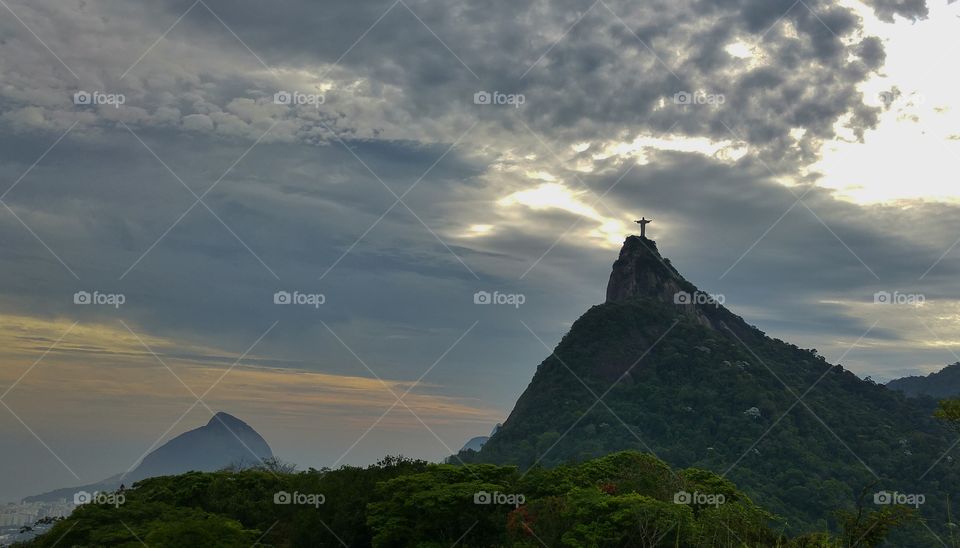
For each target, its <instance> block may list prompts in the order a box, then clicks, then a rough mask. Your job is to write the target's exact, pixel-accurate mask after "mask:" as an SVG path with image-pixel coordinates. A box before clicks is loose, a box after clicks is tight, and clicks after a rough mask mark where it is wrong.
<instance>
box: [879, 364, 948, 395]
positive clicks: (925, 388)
mask: <svg viewBox="0 0 960 548" xmlns="http://www.w3.org/2000/svg"><path fill="white" fill-rule="evenodd" d="M887 388H889V389H891V390H897V391H899V392H903V393H904V394H906V395H908V396H911V397H916V396H930V397H932V398H951V397H957V396H960V362H958V363H955V364H952V365H948V366H946V367H944V368H943V369H941V370H940V371H936V372H934V373H930V374H929V375H927V376H926V377H920V376H911V377H903V378H901V379H894V380H892V381H890V382H888V383H887Z"/></svg>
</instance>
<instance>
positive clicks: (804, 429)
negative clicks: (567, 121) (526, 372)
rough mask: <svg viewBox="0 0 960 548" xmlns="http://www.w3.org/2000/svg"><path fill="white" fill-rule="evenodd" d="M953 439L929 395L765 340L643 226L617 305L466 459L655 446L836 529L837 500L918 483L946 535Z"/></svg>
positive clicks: (619, 274)
mask: <svg viewBox="0 0 960 548" xmlns="http://www.w3.org/2000/svg"><path fill="white" fill-rule="evenodd" d="M678 293H681V294H682V295H693V297H691V298H689V299H688V298H687V297H680V298H676V297H675V295H677V294H678ZM678 302H679V303H680V304H677V303H678ZM598 396H602V403H599V402H598V400H597V397H598ZM801 396H802V400H801V401H800V402H798V398H799V397H801ZM954 439H955V435H951V433H950V432H949V431H948V430H947V429H946V428H945V427H944V426H943V425H941V424H939V423H938V422H936V421H935V420H934V419H933V418H932V417H931V409H930V408H929V406H927V405H920V404H918V403H916V402H913V401H911V400H909V399H908V398H906V397H904V396H903V395H901V394H899V393H897V392H894V391H891V390H888V389H887V388H885V387H883V386H879V385H876V384H874V383H872V382H869V381H864V380H861V379H859V378H858V377H857V376H856V375H854V374H853V373H851V372H849V371H846V370H844V369H843V367H841V366H839V365H832V364H829V363H827V362H826V361H825V360H824V358H823V357H821V356H819V355H818V354H817V353H816V352H815V351H812V350H803V349H800V348H798V347H796V346H794V345H791V344H789V343H786V342H784V341H780V340H776V339H772V338H769V337H767V336H766V335H765V334H764V333H763V332H761V331H760V330H758V329H756V328H755V327H752V326H750V325H748V324H747V323H746V322H744V321H743V320H742V319H741V318H740V317H738V316H736V315H735V314H733V313H732V312H730V311H729V310H728V309H727V308H725V307H724V306H721V305H719V304H718V303H716V302H710V300H709V299H707V298H705V295H704V294H702V293H699V291H698V289H697V288H696V287H695V286H694V285H693V284H691V283H690V282H688V281H687V280H685V279H684V278H683V276H681V275H680V273H679V272H678V271H677V270H676V269H675V268H674V267H673V266H672V265H671V264H670V262H669V261H667V260H665V259H663V258H662V257H661V256H660V254H659V251H658V250H657V247H656V244H655V243H654V242H653V241H652V240H648V239H645V238H643V239H641V238H639V237H636V236H631V237H629V238H627V240H626V242H625V243H624V246H623V249H622V250H621V253H620V257H619V259H618V260H617V261H616V263H615V264H614V267H613V272H612V273H611V276H610V282H609V285H608V289H607V302H605V303H604V304H602V305H598V306H594V307H593V308H591V309H590V310H589V311H588V312H587V313H586V314H584V315H583V316H582V317H580V318H579V319H578V320H577V321H576V322H575V323H574V324H573V326H572V327H571V329H570V331H569V332H568V333H567V334H566V335H565V336H564V337H563V339H562V340H561V341H560V343H559V344H558V345H557V347H556V349H555V351H554V353H553V355H551V356H550V357H548V358H547V359H545V360H544V361H543V362H542V363H541V364H540V365H539V367H538V368H537V371H536V373H535V375H534V377H533V380H532V381H531V382H530V385H529V386H528V387H527V389H526V390H525V391H524V393H523V394H522V395H521V396H520V398H519V400H518V401H517V403H516V406H515V407H514V409H513V411H512V412H511V414H510V416H509V418H508V419H507V420H506V422H505V423H504V424H503V427H502V428H501V429H500V430H499V431H498V432H497V434H496V435H494V436H492V437H491V439H490V440H489V441H488V442H487V443H486V444H485V445H484V446H483V448H482V449H481V450H480V451H479V452H472V451H467V452H463V453H461V455H460V456H461V458H463V459H464V460H465V461H467V462H493V463H515V464H518V465H519V466H521V467H523V468H526V467H530V466H533V465H536V464H539V465H545V466H552V465H557V464H560V463H563V462H568V461H571V460H574V461H576V460H584V459H588V458H592V457H595V456H598V455H604V454H607V453H611V452H614V451H620V450H624V449H634V450H640V451H649V452H652V453H653V454H655V455H657V456H658V457H660V458H662V459H664V460H665V461H666V462H667V463H669V464H670V465H671V466H676V467H688V466H695V467H699V468H704V469H708V470H712V471H715V472H717V473H719V474H721V475H724V476H725V477H727V478H729V479H731V480H733V481H734V482H735V483H737V484H738V485H739V486H741V488H743V489H744V491H745V492H746V493H748V494H749V495H750V496H751V497H752V498H753V499H754V500H755V501H757V502H758V503H759V504H760V505H761V506H763V507H765V508H768V509H770V510H772V511H773V512H775V513H777V514H779V515H781V516H783V517H784V518H785V519H786V524H787V526H788V527H789V529H790V530H791V531H811V530H820V529H824V528H827V527H830V528H832V529H836V528H837V526H838V524H837V523H836V521H835V519H834V517H833V512H834V510H835V509H837V508H851V507H852V506H853V505H854V504H855V503H856V501H857V499H858V497H859V496H860V495H861V494H862V493H874V492H878V491H881V490H886V491H897V492H899V493H908V494H916V493H921V494H925V504H923V505H922V506H921V507H920V511H921V512H922V513H923V514H924V515H925V516H926V517H927V518H928V520H929V521H928V523H929V526H930V528H931V529H932V530H934V531H937V532H938V533H942V532H943V531H944V530H945V524H946V523H947V522H948V518H947V497H948V496H950V495H951V493H956V491H957V488H958V487H960V470H958V468H957V465H956V464H955V463H954V462H953V460H952V459H950V458H942V457H943V455H944V453H945V452H946V451H947V450H948V448H949V447H951V444H952V443H953V441H954ZM870 500H871V501H872V498H870ZM952 502H953V506H954V507H956V502H957V501H956V500H955V499H954V500H953V501H952ZM901 541H902V542H904V543H905V544H904V545H930V544H927V543H928V542H933V543H936V540H934V539H933V538H932V536H928V537H927V538H924V539H922V540H921V539H920V537H913V538H911V539H909V540H903V539H901Z"/></svg>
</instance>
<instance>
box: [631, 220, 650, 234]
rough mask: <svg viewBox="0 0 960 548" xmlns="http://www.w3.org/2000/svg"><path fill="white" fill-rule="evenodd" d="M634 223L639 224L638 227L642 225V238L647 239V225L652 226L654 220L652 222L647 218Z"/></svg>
mask: <svg viewBox="0 0 960 548" xmlns="http://www.w3.org/2000/svg"><path fill="white" fill-rule="evenodd" d="M634 222H635V223H637V224H638V225H640V237H641V238H646V237H647V225H648V224H650V223H652V222H653V220H652V219H647V218H646V217H641V218H640V220H639V221H634Z"/></svg>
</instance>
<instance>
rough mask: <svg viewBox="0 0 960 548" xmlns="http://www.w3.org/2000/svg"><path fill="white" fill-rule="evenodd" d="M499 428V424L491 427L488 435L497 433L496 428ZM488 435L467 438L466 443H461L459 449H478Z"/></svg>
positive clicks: (487, 438)
mask: <svg viewBox="0 0 960 548" xmlns="http://www.w3.org/2000/svg"><path fill="white" fill-rule="evenodd" d="M499 429H500V425H499V424H498V425H496V426H494V427H493V431H492V432H490V436H492V435H494V434H496V433H497V430H499ZM490 436H476V437H473V438H470V439H469V440H467V443H465V444H463V447H462V448H461V449H460V450H461V451H468V450H469V451H479V450H480V448H481V447H483V444H485V443H487V440H489V439H490Z"/></svg>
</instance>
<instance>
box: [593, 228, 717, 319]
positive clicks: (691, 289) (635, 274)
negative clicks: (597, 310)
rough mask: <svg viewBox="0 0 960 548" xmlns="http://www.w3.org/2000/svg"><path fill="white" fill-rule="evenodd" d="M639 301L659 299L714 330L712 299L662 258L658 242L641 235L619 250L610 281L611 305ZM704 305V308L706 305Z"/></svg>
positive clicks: (609, 299) (608, 288) (627, 240)
mask: <svg viewBox="0 0 960 548" xmlns="http://www.w3.org/2000/svg"><path fill="white" fill-rule="evenodd" d="M636 298H648V299H656V300H658V301H660V302H663V303H667V304H671V305H675V306H677V308H678V309H679V310H680V311H681V312H683V313H684V314H687V315H689V316H691V317H693V318H695V319H696V321H697V322H698V323H700V324H701V325H704V326H706V327H710V328H713V327H714V324H715V320H716V319H717V318H716V317H715V316H716V315H715V314H711V311H710V310H709V309H708V307H712V308H714V309H718V308H719V306H718V304H711V303H710V302H709V301H710V300H711V299H712V297H710V296H708V295H706V294H705V293H702V292H701V291H700V290H698V289H697V287H696V286H695V285H693V284H692V283H690V282H688V281H687V280H686V279H685V278H684V277H683V276H682V275H681V274H680V272H678V271H677V269H676V268H674V267H673V265H672V264H670V260H669V259H664V258H663V257H661V256H660V251H659V250H658V249H657V243H656V242H655V241H653V240H651V239H649V238H644V237H641V236H627V239H626V240H625V241H624V242H623V247H622V248H621V249H620V257H619V258H618V259H617V260H616V262H614V263H613V271H612V272H611V273H610V280H609V281H608V282H607V301H606V302H608V303H617V302H625V301H629V300H631V299H636ZM704 305H705V306H704Z"/></svg>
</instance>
